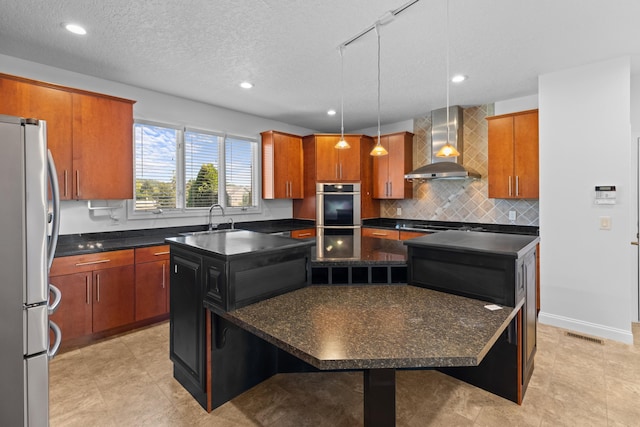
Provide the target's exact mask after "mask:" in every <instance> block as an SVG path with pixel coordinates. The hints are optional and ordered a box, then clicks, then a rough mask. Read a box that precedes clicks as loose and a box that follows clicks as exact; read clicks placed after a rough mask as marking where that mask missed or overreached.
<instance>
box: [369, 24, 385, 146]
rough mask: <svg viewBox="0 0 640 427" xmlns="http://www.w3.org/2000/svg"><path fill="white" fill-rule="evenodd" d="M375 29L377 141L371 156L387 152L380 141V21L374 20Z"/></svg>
mask: <svg viewBox="0 0 640 427" xmlns="http://www.w3.org/2000/svg"><path fill="white" fill-rule="evenodd" d="M375 30H376V35H377V39H378V142H376V145H375V146H374V147H373V150H371V152H370V153H369V154H370V155H372V156H386V155H388V154H389V152H388V151H387V150H386V149H385V148H384V147H383V146H382V144H381V143H380V22H376V25H375Z"/></svg>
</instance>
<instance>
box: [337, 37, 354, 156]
mask: <svg viewBox="0 0 640 427" xmlns="http://www.w3.org/2000/svg"><path fill="white" fill-rule="evenodd" d="M339 50H340V141H338V143H337V144H336V145H335V146H334V148H337V149H338V150H346V149H349V148H351V146H350V145H349V143H348V142H347V141H346V140H345V139H344V46H340V48H339Z"/></svg>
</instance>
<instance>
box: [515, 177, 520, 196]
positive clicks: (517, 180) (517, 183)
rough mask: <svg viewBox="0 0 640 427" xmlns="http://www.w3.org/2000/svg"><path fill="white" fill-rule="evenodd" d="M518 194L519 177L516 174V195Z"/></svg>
mask: <svg viewBox="0 0 640 427" xmlns="http://www.w3.org/2000/svg"><path fill="white" fill-rule="evenodd" d="M519 195H520V177H519V176H518V175H516V196H519Z"/></svg>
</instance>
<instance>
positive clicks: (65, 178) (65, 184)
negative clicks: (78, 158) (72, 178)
mask: <svg viewBox="0 0 640 427" xmlns="http://www.w3.org/2000/svg"><path fill="white" fill-rule="evenodd" d="M68 172H69V171H67V170H66V169H65V170H64V197H67V182H69V178H68V176H69V173H68Z"/></svg>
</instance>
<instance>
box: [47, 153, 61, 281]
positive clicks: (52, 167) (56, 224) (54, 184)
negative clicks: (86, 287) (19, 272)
mask: <svg viewBox="0 0 640 427" xmlns="http://www.w3.org/2000/svg"><path fill="white" fill-rule="evenodd" d="M47 166H48V167H47V170H48V174H49V182H50V183H51V199H52V200H51V205H52V208H53V223H52V224H51V238H50V239H49V248H48V249H49V250H48V259H47V270H50V269H51V264H52V263H53V257H54V256H55V254H56V246H58V235H59V234H60V187H59V186H58V172H57V171H56V164H55V162H54V161H53V156H52V155H51V150H47Z"/></svg>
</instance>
